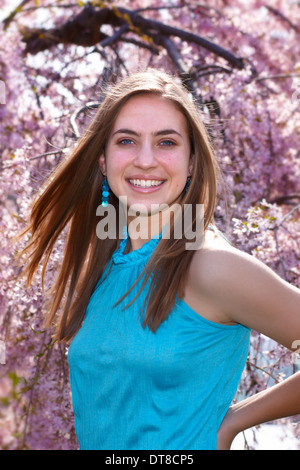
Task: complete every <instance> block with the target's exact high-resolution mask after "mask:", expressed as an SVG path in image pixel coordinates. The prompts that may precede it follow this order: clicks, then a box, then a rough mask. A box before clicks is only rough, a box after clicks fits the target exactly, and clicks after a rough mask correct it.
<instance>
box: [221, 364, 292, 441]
mask: <svg viewBox="0 0 300 470" xmlns="http://www.w3.org/2000/svg"><path fill="white" fill-rule="evenodd" d="M299 413H300V372H298V373H297V374H294V375H292V376H291V377H289V378H288V379H286V380H284V381H283V382H281V383H280V384H277V385H274V386H273V387H271V388H269V389H267V390H264V391H263V392H260V393H257V394H256V395H253V396H252V397H249V398H247V399H246V400H243V401H241V402H239V403H237V404H235V405H233V406H232V407H231V408H230V409H229V410H228V412H227V414H226V416H225V418H224V420H223V422H222V424H221V426H220V429H219V431H218V450H228V449H230V446H231V443H232V441H233V439H234V438H235V436H236V435H237V434H238V433H239V432H241V431H244V430H245V429H248V428H251V427H252V426H256V425H258V424H262V423H265V422H268V421H273V420H274V419H280V418H285V417H287V416H294V415H297V414H299Z"/></svg>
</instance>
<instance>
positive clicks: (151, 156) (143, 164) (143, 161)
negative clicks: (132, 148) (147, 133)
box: [134, 143, 157, 169]
mask: <svg viewBox="0 0 300 470" xmlns="http://www.w3.org/2000/svg"><path fill="white" fill-rule="evenodd" d="M134 163H135V165H136V166H138V167H140V168H144V169H147V168H153V167H155V166H157V160H156V157H155V149H154V148H153V147H152V145H151V144H150V143H144V144H143V145H141V146H140V148H139V149H138V151H137V153H136V156H135V159H134Z"/></svg>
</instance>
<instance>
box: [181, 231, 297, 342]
mask: <svg viewBox="0 0 300 470" xmlns="http://www.w3.org/2000/svg"><path fill="white" fill-rule="evenodd" d="M188 283H189V289H190V291H191V292H193V293H194V294H195V295H197V294H196V293H197V292H199V293H200V295H201V296H202V297H204V298H205V299H206V300H207V303H208V304H209V303H211V304H212V305H213V306H214V310H215V311H216V312H218V311H220V312H222V318H225V319H228V321H233V322H237V323H242V324H244V325H245V326H248V327H249V328H252V329H255V330H256V331H260V332H262V333H263V334H265V335H267V336H269V337H271V338H273V339H275V340H276V341H278V342H280V343H281V344H284V345H286V346H288V345H290V344H291V343H292V339H293V335H294V334H295V331H297V335H298V336H299V335H300V307H299V305H300V290H299V289H298V288H297V287H295V286H293V285H292V284H289V283H288V282H286V281H285V280H284V279H282V278H281V277H280V276H279V275H278V274H277V273H275V272H274V271H273V270H272V269H271V268H270V267H268V266H267V265H265V264H264V263H263V262H261V261H259V260H258V259H256V258H255V257H254V256H252V255H250V254H248V253H245V252H243V251H241V250H239V249H237V248H235V247H233V246H232V245H230V244H229V243H227V242H226V241H225V240H223V238H222V237H221V236H220V235H218V234H217V235H216V234H214V233H213V232H211V233H210V232H209V231H207V232H206V234H205V240H204V243H203V245H202V247H201V249H199V250H198V251H195V254H194V256H193V259H192V262H191V266H190V272H189V276H188ZM283 325H285V326H284V328H283ZM298 336H297V337H298Z"/></svg>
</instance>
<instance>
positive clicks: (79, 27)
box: [22, 4, 244, 69]
mask: <svg viewBox="0 0 300 470" xmlns="http://www.w3.org/2000/svg"><path fill="white" fill-rule="evenodd" d="M104 24H108V25H110V26H112V27H121V28H122V29H121V33H123V32H124V31H125V25H127V28H128V29H129V30H131V31H132V32H134V33H135V34H137V35H139V36H141V37H142V38H143V39H145V40H146V41H145V42H147V41H148V42H151V40H152V41H153V44H152V46H154V43H155V40H156V41H157V40H158V38H159V37H160V36H161V35H164V36H165V37H171V36H176V37H178V38H180V39H181V40H183V41H187V42H192V43H194V44H197V45H198V46H200V47H202V48H204V49H206V50H207V51H210V52H212V53H214V54H216V55H217V56H219V57H222V58H224V59H225V60H226V61H227V62H229V63H230V64H231V66H232V67H236V68H238V69H242V68H243V67H244V62H243V59H242V58H238V57H236V56H235V55H233V54H232V53H231V52H230V51H228V50H226V49H224V48H223V47H221V46H219V45H217V44H215V43H214V42H212V41H209V40H207V39H205V38H203V37H202V36H200V35H198V34H194V33H191V32H189V31H185V30H183V29H179V28H176V27H174V26H169V25H167V24H164V23H162V22H160V21H156V20H152V19H149V18H144V17H143V16H142V15H140V14H139V13H138V11H134V10H128V9H126V8H121V7H112V8H110V7H102V8H96V7H95V6H93V5H91V4H89V5H86V6H85V7H84V8H83V9H82V11H81V12H80V13H79V14H78V15H76V16H75V17H73V18H71V19H70V20H69V21H67V22H66V23H65V24H63V25H62V26H58V27H57V28H51V29H44V28H34V29H33V28H23V31H22V34H23V41H24V42H25V43H26V48H25V52H24V53H25V54H28V53H30V54H37V53H38V52H40V51H43V50H46V49H50V48H51V47H53V46H56V45H57V44H60V43H62V44H76V45H81V46H84V47H88V46H93V45H95V44H97V43H99V42H100V41H105V40H107V41H108V44H109V43H110V41H109V39H108V36H107V35H106V34H104V33H102V32H101V30H100V27H101V26H102V25H104ZM123 28H124V30H123ZM119 31H120V30H119ZM115 34H117V38H118V39H120V36H121V34H119V33H118V32H117V33H114V35H113V36H115Z"/></svg>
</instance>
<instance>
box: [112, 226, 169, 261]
mask: <svg viewBox="0 0 300 470" xmlns="http://www.w3.org/2000/svg"><path fill="white" fill-rule="evenodd" d="M161 237H162V233H160V234H158V235H155V236H154V237H153V238H151V239H150V240H148V241H147V242H146V243H144V245H143V246H141V248H138V249H137V250H133V251H130V252H129V253H126V254H124V251H125V248H126V245H127V241H128V238H129V236H128V231H126V232H125V238H123V239H122V240H121V242H120V245H119V248H118V249H117V250H116V251H115V252H114V253H113V255H112V261H113V263H114V264H128V263H131V264H133V263H136V262H138V261H142V260H147V261H148V259H149V258H150V256H151V255H152V253H153V251H154V250H155V248H156V247H157V245H158V243H159V241H160V239H161Z"/></svg>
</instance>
